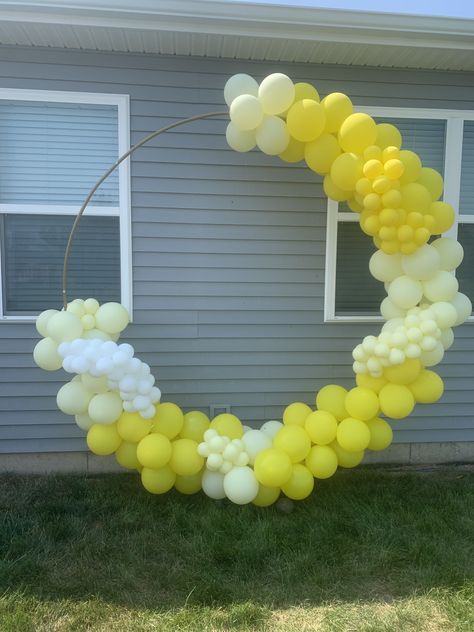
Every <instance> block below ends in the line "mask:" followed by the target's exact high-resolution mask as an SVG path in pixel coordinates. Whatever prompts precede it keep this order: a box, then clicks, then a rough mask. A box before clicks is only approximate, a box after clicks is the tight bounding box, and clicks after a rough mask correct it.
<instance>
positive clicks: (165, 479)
mask: <svg viewBox="0 0 474 632" xmlns="http://www.w3.org/2000/svg"><path fill="white" fill-rule="evenodd" d="M141 476H142V485H143V487H144V488H145V489H146V490H147V491H148V492H150V493H151V494H166V492H169V490H170V489H171V488H172V487H173V485H174V484H175V481H176V474H175V473H174V472H173V470H172V469H171V468H170V467H168V466H167V465H165V466H164V467H161V468H159V469H156V470H155V469H151V468H149V467H144V468H143V470H142V474H141Z"/></svg>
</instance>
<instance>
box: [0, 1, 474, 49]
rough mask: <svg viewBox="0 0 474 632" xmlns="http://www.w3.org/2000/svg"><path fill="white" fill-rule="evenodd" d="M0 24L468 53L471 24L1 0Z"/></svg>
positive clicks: (210, 6) (232, 8)
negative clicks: (261, 38) (145, 31)
mask: <svg viewBox="0 0 474 632" xmlns="http://www.w3.org/2000/svg"><path fill="white" fill-rule="evenodd" d="M0 20H3V21H19V20H20V21H23V22H24V23H28V22H29V23H37V24H56V25H61V24H63V25H73V26H80V25H82V26H89V27H94V26H98V27H105V28H107V27H108V28H126V29H144V30H154V31H168V32H186V33H199V34H219V35H237V36H253V37H273V38H282V39H295V40H299V41H302V40H303V41H320V42H321V41H327V42H339V41H340V42H344V43H351V42H352V43H360V44H386V45H395V46H397V45H398V46H407V45H409V46H415V47H421V48H425V47H429V48H441V49H444V48H447V49H451V50H452V49H458V50H473V49H474V20H465V19H459V18H446V17H435V16H417V15H401V14H393V13H374V12H365V11H345V10H334V9H320V8H310V7H295V6H282V5H268V4H258V3H241V2H225V1H222V0H135V2H134V3H133V4H132V3H130V0H81V1H80V2H79V1H78V0H75V1H72V2H71V0H56V1H46V0H29V2H25V1H22V0H17V1H16V2H11V1H10V2H6V1H4V0H0Z"/></svg>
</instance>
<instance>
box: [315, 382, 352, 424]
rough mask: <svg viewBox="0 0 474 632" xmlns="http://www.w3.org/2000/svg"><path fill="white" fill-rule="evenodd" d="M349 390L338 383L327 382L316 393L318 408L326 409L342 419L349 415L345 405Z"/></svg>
mask: <svg viewBox="0 0 474 632" xmlns="http://www.w3.org/2000/svg"><path fill="white" fill-rule="evenodd" d="M346 395H347V391H346V389H345V388H343V387H342V386H338V385H337V384H327V385H326V386H323V388H322V389H321V390H320V391H318V394H317V395H316V408H317V409H318V410H325V411H326V412H328V413H331V414H332V415H334V417H335V418H336V419H337V420H338V421H341V420H342V419H345V418H346V417H348V416H349V415H348V414H347V410H346V407H345V401H346Z"/></svg>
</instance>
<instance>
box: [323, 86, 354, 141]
mask: <svg viewBox="0 0 474 632" xmlns="http://www.w3.org/2000/svg"><path fill="white" fill-rule="evenodd" d="M321 105H322V106H323V108H324V113H325V114H326V131H327V132H338V131H339V128H340V127H341V125H342V124H343V122H344V121H345V120H346V118H347V117H348V116H350V115H351V114H352V111H353V106H352V101H351V100H350V99H349V97H348V96H347V95H346V94H343V93H342V92H332V93H331V94H328V95H327V96H326V97H324V99H323V100H322V101H321Z"/></svg>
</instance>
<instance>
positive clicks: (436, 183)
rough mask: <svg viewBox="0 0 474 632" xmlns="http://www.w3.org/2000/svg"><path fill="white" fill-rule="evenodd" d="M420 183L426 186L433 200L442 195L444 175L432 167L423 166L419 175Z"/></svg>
mask: <svg viewBox="0 0 474 632" xmlns="http://www.w3.org/2000/svg"><path fill="white" fill-rule="evenodd" d="M418 183H419V184H422V185H423V186H424V187H426V188H427V189H428V191H429V193H430V196H431V199H432V200H433V201H435V200H437V199H438V198H440V197H441V194H442V193H443V188H444V182H443V177H442V176H441V174H440V173H438V172H437V171H436V170H435V169H431V167H423V168H422V170H421V172H420V175H419V177H418Z"/></svg>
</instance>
